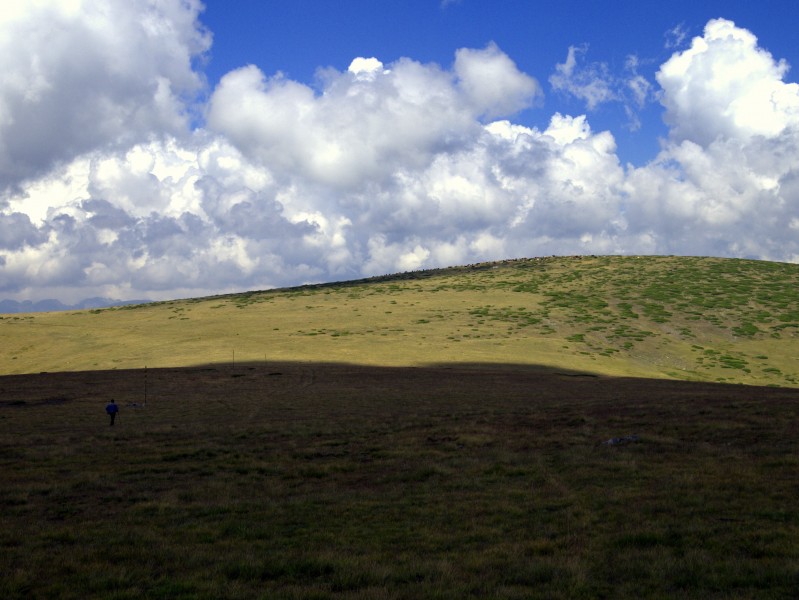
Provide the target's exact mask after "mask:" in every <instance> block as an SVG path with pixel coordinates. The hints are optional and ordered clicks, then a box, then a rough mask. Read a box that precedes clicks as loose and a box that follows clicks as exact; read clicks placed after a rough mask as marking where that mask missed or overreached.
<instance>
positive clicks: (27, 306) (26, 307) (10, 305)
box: [0, 298, 150, 314]
mask: <svg viewBox="0 0 799 600" xmlns="http://www.w3.org/2000/svg"><path fill="white" fill-rule="evenodd" d="M146 302H150V300H113V299H111V298H86V299H85V300H81V301H80V302H78V303H77V304H64V303H63V302H61V301H60V300H39V301H37V302H32V301H30V300H24V301H22V302H18V301H17V300H0V314H3V313H5V314H8V313H30V312H55V311H59V310H85V309H89V308H106V307H109V306H126V305H129V304H144V303H146Z"/></svg>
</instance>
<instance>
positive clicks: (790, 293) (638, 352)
mask: <svg viewBox="0 0 799 600" xmlns="http://www.w3.org/2000/svg"><path fill="white" fill-rule="evenodd" d="M797 333H799V265H793V264H785V263H771V262H764V261H751V260H738V259H715V258H697V257H615V256H610V257H593V256H592V257H580V256H575V257H547V258H534V259H519V260H509V261H501V262H495V263H481V264H476V265H468V266H462V267H453V268H448V269H436V270H428V271H419V272H412V273H403V274H397V275H391V276H384V277H375V278H370V279H364V280H358V281H350V282H340V283H333V284H324V285H312V286H303V287H297V288H290V289H280V290H270V291H257V292H247V293H242V294H232V295H225V296H216V297H210V298H198V299H188V300H175V301H170V302H159V303H151V304H140V305H133V306H123V307H115V308H106V309H95V310H87V311H76V312H60V313H41V314H38V313H37V314H25V315H1V316H0V339H2V342H3V343H2V349H0V373H5V374H9V373H36V372H40V371H77V370H93V369H96V370H101V369H115V368H119V369H122V368H141V367H144V366H148V367H178V366H191V365H201V364H209V363H241V362H261V361H287V360H290V361H313V362H319V361H321V362H342V363H357V364H368V365H383V366H412V365H416V366H420V365H430V364H438V363H504V364H524V365H539V366H543V367H554V368H561V369H568V370H572V371H582V372H591V373H597V374H608V375H630V376H639V377H656V378H670V379H686V380H702V381H719V382H733V383H746V384H759V385H779V386H799V369H797V366H796V359H797V356H799V339H798V338H797Z"/></svg>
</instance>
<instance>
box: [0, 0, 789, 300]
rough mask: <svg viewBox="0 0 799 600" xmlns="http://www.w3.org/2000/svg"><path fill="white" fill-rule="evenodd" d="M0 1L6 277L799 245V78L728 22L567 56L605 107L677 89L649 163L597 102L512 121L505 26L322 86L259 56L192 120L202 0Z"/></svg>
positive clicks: (139, 275)
mask: <svg viewBox="0 0 799 600" xmlns="http://www.w3.org/2000/svg"><path fill="white" fill-rule="evenodd" d="M0 11H3V12H0V15H2V16H1V17H0V28H2V29H1V30H2V31H3V32H4V36H0V45H3V44H5V46H3V49H4V50H5V52H4V53H3V54H0V63H2V66H3V68H4V71H3V73H4V75H3V76H0V140H2V141H1V142H0V182H2V185H0V190H2V191H1V192H0V297H9V298H15V299H34V300H36V299H41V298H47V297H58V298H60V299H62V300H63V301H66V302H69V301H76V300H80V299H82V298H85V297H90V296H98V295H100V296H111V297H116V298H142V297H150V298H153V299H161V298H170V297H179V296H190V295H203V294H212V293H220V292H224V291H233V290H243V289H256V288H266V287H272V286H285V285H296V284H301V283H307V282H312V281H325V280H337V279H347V278H354V277H362V276H366V275H375V274H381V273H387V272H394V271H404V270H413V269H421V268H429V267H435V266H445V265H452V264H459V263H467V262H475V261H480V260H490V259H499V258H506V257H515V256H536V255H547V254H574V253H596V254H610V253H663V254H709V255H717V256H749V257H760V258H768V259H775V260H796V257H797V256H799V242H797V236H796V231H797V227H799V226H797V223H799V127H797V106H799V91H798V90H797V86H796V84H794V83H790V82H787V81H786V80H785V78H786V76H787V74H788V65H787V64H786V63H785V62H783V61H781V60H779V59H775V58H774V57H772V56H771V55H770V54H769V53H768V52H767V51H766V50H765V49H763V48H762V47H761V46H760V45H759V44H758V42H757V40H756V38H755V36H754V35H753V34H752V33H751V32H749V31H748V30H746V29H743V28H741V27H738V26H737V25H735V24H733V23H732V22H730V21H724V20H715V21H711V22H709V23H708V24H707V27H706V29H705V32H704V34H703V36H701V37H697V38H695V39H694V40H693V41H692V42H691V44H690V47H687V48H685V49H684V50H682V51H679V52H676V53H675V54H674V55H673V56H672V57H671V58H669V59H668V60H667V61H666V62H665V63H664V64H663V65H661V67H660V70H659V71H658V75H657V83H658V84H659V86H660V87H659V89H654V84H652V83H650V82H647V81H646V80H645V79H643V78H637V66H638V65H637V62H636V60H635V59H629V60H628V64H627V65H626V69H625V72H624V74H622V75H620V76H612V75H611V74H610V73H609V71H606V70H603V69H601V68H600V69H599V70H598V71H597V70H596V69H597V68H598V67H591V68H593V69H594V71H593V72H592V71H591V70H590V69H589V70H588V71H586V70H585V69H584V67H581V62H580V57H581V54H580V52H579V51H577V50H576V49H575V50H571V51H570V52H569V56H568V57H567V61H566V63H564V64H563V65H560V66H558V71H557V72H558V73H559V74H560V76H562V77H563V78H564V79H563V80H562V86H563V87H562V89H564V90H567V91H568V90H571V92H572V93H578V94H583V95H582V96H581V97H583V98H584V100H585V101H586V102H587V103H594V104H593V105H594V106H596V105H598V104H599V103H601V102H604V101H609V99H610V98H611V97H613V96H614V95H621V96H623V98H624V100H623V101H624V102H627V103H629V104H630V106H631V107H633V108H636V107H638V108H640V107H641V106H642V105H643V104H644V103H646V102H650V101H651V100H652V99H653V98H655V97H657V98H659V100H660V102H661V103H662V106H663V110H664V117H665V119H666V121H667V123H668V125H669V127H670V133H669V136H668V139H666V140H664V145H663V149H662V151H661V152H660V154H659V155H658V156H657V157H656V158H655V159H654V160H653V161H652V162H650V163H649V164H644V165H641V166H638V167H633V166H629V165H628V166H625V165H622V164H621V163H620V161H619V159H618V156H617V149H616V140H615V138H614V136H613V134H612V133H611V132H609V131H596V130H594V129H592V127H591V124H590V123H589V119H588V118H587V117H586V116H585V115H569V114H563V113H560V112H558V113H555V114H552V115H551V116H550V117H549V118H548V124H547V125H546V126H545V127H531V126H526V125H523V124H520V123H519V122H517V121H516V120H515V119H517V115H518V113H519V111H522V110H524V109H527V108H529V107H531V106H535V105H536V103H537V102H538V101H539V99H540V97H541V94H542V92H541V88H540V85H539V84H538V83H537V81H536V80H535V79H534V78H533V77H532V76H531V75H528V74H525V73H523V72H521V71H520V70H519V68H518V67H517V66H516V64H515V63H514V62H513V60H512V59H511V58H510V57H509V56H507V55H506V54H505V53H504V52H502V50H501V49H499V48H498V47H497V46H496V45H494V44H490V45H488V46H487V47H484V48H481V49H460V50H454V51H453V61H452V64H451V65H449V66H446V65H445V66H442V65H436V64H425V63H420V62H417V61H414V60H412V59H410V58H403V59H400V60H397V61H394V62H391V63H388V64H384V63H382V62H381V61H380V60H379V59H378V58H376V57H369V58H364V57H354V59H353V60H352V62H351V63H350V65H349V68H347V69H346V70H344V71H337V70H334V69H328V70H327V71H325V72H324V73H323V74H322V76H320V81H319V84H318V86H317V87H311V86H308V85H306V84H304V83H301V82H298V81H293V80H291V79H290V78H288V77H286V76H285V75H282V74H281V73H272V74H269V73H265V72H263V71H262V70H261V69H260V68H258V67H257V66H255V65H250V66H244V67H242V68H239V69H236V70H234V71H231V72H230V73H228V74H227V75H225V76H224V77H223V78H222V79H221V81H220V82H219V84H218V85H217V86H216V88H215V89H214V90H212V92H211V94H210V96H209V98H208V101H207V103H206V104H205V105H204V106H203V107H201V109H202V110H201V112H202V118H204V122H203V123H202V124H201V125H199V126H197V125H195V126H194V128H193V129H192V126H191V124H190V123H191V122H192V121H190V120H189V118H188V115H189V114H190V113H191V111H192V110H193V109H194V106H193V103H194V101H195V100H194V94H195V93H196V92H197V91H198V90H199V89H201V85H202V81H203V76H202V73H201V72H200V71H198V68H199V67H198V66H197V64H198V63H197V59H198V58H200V57H201V56H202V54H203V53H204V52H205V51H207V50H208V48H209V45H210V39H211V38H210V34H209V33H208V32H206V31H205V30H204V29H203V27H202V26H201V24H200V22H199V21H198V18H199V15H200V5H199V3H198V2H190V1H187V0H174V1H170V0H162V1H159V2H154V1H148V0H138V1H132V0H127V1H125V2H121V1H116V0H105V1H101V0H73V1H71V2H66V1H65V2H55V1H49V2H48V1H44V0H36V1H32V2H30V3H25V4H24V5H21V4H19V3H15V4H14V8H13V9H8V8H4V9H0ZM48 27H50V28H53V27H55V28H56V29H57V31H58V33H57V34H56V35H54V36H53V48H52V49H51V48H45V46H46V44H43V42H42V39H43V37H44V36H45V32H46V31H48ZM37 36H38V37H37ZM78 39H80V40H81V41H82V42H83V43H85V45H84V46H83V49H82V50H78V49H75V51H74V52H73V53H72V54H71V55H70V56H69V58H68V59H67V58H65V57H64V56H63V55H62V53H61V51H63V49H64V47H66V46H69V47H70V48H72V45H73V44H74V43H75V42H76V40H78ZM30 40H34V41H30ZM35 40H38V41H35ZM55 49H60V50H59V52H56V51H55ZM193 65H194V66H193ZM581 73H583V74H581ZM584 73H587V75H584ZM606 75H607V77H606ZM581 78H582V79H581ZM600 80H602V81H605V83H604V84H603V83H602V82H601V81H600ZM581 82H582V83H581ZM591 82H598V83H597V84H596V86H595V87H594V88H591V87H590V85H588V84H590V83H591ZM611 84H612V85H611ZM558 85H560V84H558ZM572 85H575V86H577V87H574V88H569V87H568V86H572ZM603 85H605V86H606V87H602V86H603ZM556 87H557V86H556ZM196 118H197V115H195V119H196ZM545 120H546V119H545ZM39 121H41V123H40V122H39ZM195 122H196V121H195ZM48 128H52V129H48ZM23 133H24V135H23Z"/></svg>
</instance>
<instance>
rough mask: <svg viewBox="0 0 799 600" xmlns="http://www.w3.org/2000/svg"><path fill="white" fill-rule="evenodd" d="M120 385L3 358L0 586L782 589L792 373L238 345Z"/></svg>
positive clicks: (796, 576) (180, 594)
mask: <svg viewBox="0 0 799 600" xmlns="http://www.w3.org/2000/svg"><path fill="white" fill-rule="evenodd" d="M142 384H143V373H141V372H136V371H114V372H91V373H63V374H43V375H37V376H8V377H2V378H0V472H2V474H3V476H2V480H0V507H1V508H2V510H0V572H2V573H3V577H2V578H0V597H3V598H8V599H13V598H31V597H59V598H134V597H135V598H142V597H145V598H259V597H260V598H453V599H456V598H457V599H460V598H477V597H483V598H484V597H490V598H602V597H611V596H616V597H636V598H674V597H680V598H754V597H758V598H761V597H762V598H790V597H794V595H795V593H796V590H797V589H799V571H797V564H799V511H797V507H796V491H797V489H799V446H798V445H797V444H798V442H797V440H799V435H797V434H799V431H797V427H799V397H797V392H796V390H790V389H779V388H758V387H746V386H738V385H736V386H725V385H718V384H696V383H686V382H674V381H656V380H633V379H623V378H606V377H596V376H586V374H582V373H576V372H558V371H553V370H545V369H539V368H530V367H518V366H512V365H507V366H497V365H493V366H489V365H472V366H457V367H448V366H446V365H442V366H440V367H435V368H426V369H421V368H417V369H411V368H407V369H380V368H365V367H364V368H362V367H351V366H343V365H319V364H259V365H240V366H238V367H236V368H235V369H232V368H229V367H228V368H224V367H215V366H209V367H206V368H202V369H184V370H150V371H149V372H148V397H147V404H146V407H145V406H143V400H144V398H143V387H142ZM109 397H114V398H116V400H117V402H118V403H119V404H120V406H121V407H122V410H121V412H120V415H119V417H118V420H117V422H116V424H115V425H114V427H113V428H111V427H109V426H108V423H107V422H106V420H105V415H104V413H103V405H104V404H105V402H106V401H107V399H108V398H109ZM53 399H57V400H58V402H53V401H52V400H53ZM613 439H617V440H620V442H619V443H606V442H609V441H610V440H613Z"/></svg>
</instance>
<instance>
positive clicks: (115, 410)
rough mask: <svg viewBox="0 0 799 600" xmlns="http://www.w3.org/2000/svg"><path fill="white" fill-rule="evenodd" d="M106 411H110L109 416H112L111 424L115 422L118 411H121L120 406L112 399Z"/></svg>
mask: <svg viewBox="0 0 799 600" xmlns="http://www.w3.org/2000/svg"><path fill="white" fill-rule="evenodd" d="M105 412H107V413H108V416H109V417H111V425H113V424H114V419H116V418H117V413H118V412H119V407H118V406H117V404H116V402H114V401H113V400H111V402H109V403H108V404H107V405H106V407H105Z"/></svg>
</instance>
